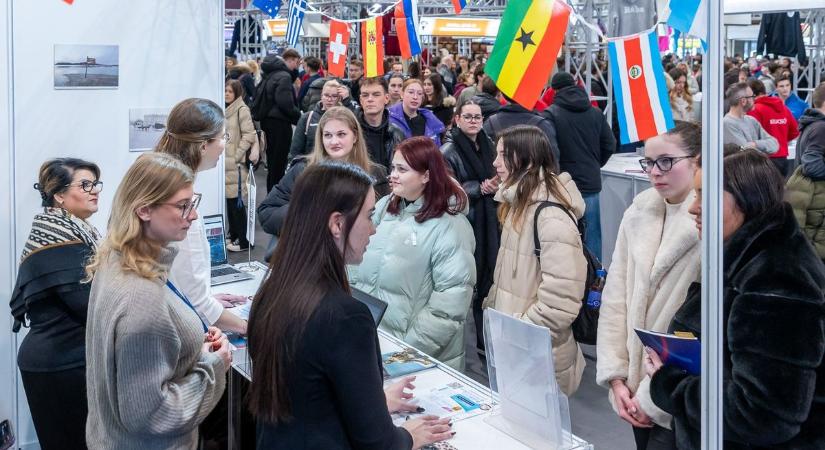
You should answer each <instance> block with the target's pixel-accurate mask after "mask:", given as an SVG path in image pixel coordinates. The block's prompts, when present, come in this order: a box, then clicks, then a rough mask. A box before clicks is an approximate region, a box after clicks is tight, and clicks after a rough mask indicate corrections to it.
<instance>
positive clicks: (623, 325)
mask: <svg viewBox="0 0 825 450" xmlns="http://www.w3.org/2000/svg"><path fill="white" fill-rule="evenodd" d="M632 211H633V206H632V205H631V207H630V209H628V210H627V211H626V212H625V217H626V216H627V215H628V213H629V212H632ZM629 257H630V251H629V249H628V246H627V232H626V231H625V220H624V219H622V223H621V225H619V234H618V236H617V239H616V247H615V249H614V250H613V259H611V260H610V261H611V262H610V269H609V270H608V273H607V282H606V283H605V286H604V290H603V291H602V306H601V309H600V311H599V328H598V334H597V339H596V355H597V357H596V382H597V383H598V384H600V385H601V386H604V387H609V383H610V380H613V379H616V378H621V379H627V376H628V372H629V365H630V356H629V355H628V351H627V284H626V283H627V277H628V276H631V274H629V273H627V272H628V267H627V259H628V258H629Z"/></svg>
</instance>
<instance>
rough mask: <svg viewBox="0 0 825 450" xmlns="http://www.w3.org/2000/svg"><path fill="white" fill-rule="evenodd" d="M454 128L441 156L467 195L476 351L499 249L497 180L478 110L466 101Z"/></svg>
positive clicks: (492, 149)
mask: <svg viewBox="0 0 825 450" xmlns="http://www.w3.org/2000/svg"><path fill="white" fill-rule="evenodd" d="M455 123H456V126H455V127H454V128H453V129H452V130H451V131H450V132H449V133H447V137H446V138H445V140H444V145H443V146H441V153H443V154H444V158H445V159H446V160H447V164H449V165H450V168H451V169H452V171H453V176H455V178H456V180H458V182H459V183H461V187H462V188H463V189H464V192H465V193H466V194H467V199H468V201H469V206H470V210H469V213H468V214H467V218H468V219H469V220H470V225H472V227H473V235H474V236H475V240H476V249H475V262H476V279H477V282H476V290H475V293H474V294H473V319H474V321H475V325H476V348H478V349H479V350H483V349H484V333H483V330H484V328H483V326H482V324H483V323H484V320H483V315H482V310H481V303H482V301H484V299H485V298H486V297H487V293H488V292H489V291H490V286H491V285H492V284H493V269H494V268H495V266H496V255H498V246H499V242H500V241H499V234H500V232H499V224H498V216H497V215H496V201H495V199H494V198H493V196H494V195H495V194H496V191H497V190H498V184H499V178H498V175H497V174H496V170H495V168H494V167H493V160H495V159H496V152H495V145H493V141H491V140H490V138H489V137H487V133H485V132H484V130H483V129H482V128H481V124H482V115H481V106H479V105H478V103H476V102H475V101H474V100H472V99H470V100H467V101H466V102H465V103H463V104H461V105H459V106H458V107H457V108H456V110H455Z"/></svg>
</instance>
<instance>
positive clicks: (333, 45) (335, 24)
mask: <svg viewBox="0 0 825 450" xmlns="http://www.w3.org/2000/svg"><path fill="white" fill-rule="evenodd" d="M347 44H349V25H348V24H346V23H344V22H339V21H337V20H331V21H330V22H329V47H328V49H327V65H328V66H329V67H328V69H329V70H328V71H329V73H330V74H332V75H334V76H336V77H340V78H344V77H345V76H346V69H347Z"/></svg>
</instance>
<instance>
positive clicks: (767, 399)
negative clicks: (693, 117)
mask: <svg viewBox="0 0 825 450" xmlns="http://www.w3.org/2000/svg"><path fill="white" fill-rule="evenodd" d="M723 180H724V181H723V187H722V188H723V189H724V194H723V195H724V198H723V207H722V211H723V217H722V221H723V227H722V239H723V241H724V268H723V278H724V279H723V285H724V287H725V290H724V294H723V298H721V299H719V300H720V301H721V302H722V303H723V305H722V311H723V312H724V314H723V317H722V321H723V323H724V324H726V325H725V328H724V337H723V346H722V348H723V349H724V356H723V381H724V389H723V391H722V398H720V399H719V401H720V402H721V403H722V405H723V414H724V428H725V434H724V438H725V443H724V447H725V449H751V448H776V449H780V448H781V449H814V448H817V449H819V448H825V432H823V430H825V382H823V381H825V364H824V363H823V354H825V340H823V338H822V337H823V334H825V297H823V290H825V269H824V268H823V265H822V262H821V261H820V259H819V257H818V256H817V255H816V252H815V251H814V250H813V248H812V247H811V245H810V243H809V242H808V240H807V238H806V237H805V235H804V233H803V232H802V231H801V230H800V228H799V225H798V224H797V222H796V219H795V218H794V215H793V211H792V209H791V207H790V205H788V204H785V203H784V202H783V201H782V199H783V191H784V181H785V180H784V178H783V177H782V175H781V174H780V173H779V171H778V170H777V169H776V167H775V166H774V165H773V164H772V163H771V161H770V159H769V158H768V157H766V156H765V155H763V154H761V153H759V152H758V151H756V150H743V151H740V152H736V153H733V154H731V155H728V156H726V157H725V159H724V176H723ZM693 184H694V186H695V189H696V199H695V200H694V201H693V204H692V205H691V207H690V213H691V214H693V215H694V216H695V220H696V228H698V229H699V234H701V229H702V206H701V194H702V175H701V170H700V171H698V172H697V173H696V175H695V177H694V182H693ZM701 305H702V302H701V293H700V289H699V285H698V284H694V286H692V287H691V290H690V291H689V293H688V295H687V299H686V300H685V302H684V304H683V305H682V306H681V308H679V310H678V311H677V312H676V314H675V315H674V317H673V321H672V322H671V323H670V326H669V327H668V330H667V331H668V332H671V333H672V332H676V331H685V332H690V333H693V334H694V335H695V336H696V337H698V338H700V339H701V332H702V328H701ZM646 356H647V357H646V360H645V369H646V372H647V374H648V376H650V377H651V382H650V393H651V397H652V398H653V401H654V402H655V403H656V405H658V406H659V407H660V408H662V409H663V410H665V411H667V412H668V413H670V414H672V415H673V422H672V424H671V425H672V427H673V430H674V431H675V434H676V444H677V446H678V448H680V449H698V448H700V445H699V440H700V436H701V433H700V428H701V427H700V418H701V415H702V411H703V408H702V401H701V397H700V385H701V378H700V376H698V375H688V374H687V373H685V372H683V371H682V370H680V369H678V368H676V367H673V366H663V365H662V362H661V358H660V357H659V355H658V354H656V352H654V351H653V350H651V349H646Z"/></svg>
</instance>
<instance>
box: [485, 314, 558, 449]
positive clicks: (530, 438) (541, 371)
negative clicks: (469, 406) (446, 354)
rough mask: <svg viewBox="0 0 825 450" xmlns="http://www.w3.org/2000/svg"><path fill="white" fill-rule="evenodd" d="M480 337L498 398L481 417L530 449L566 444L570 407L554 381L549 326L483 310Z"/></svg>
mask: <svg viewBox="0 0 825 450" xmlns="http://www.w3.org/2000/svg"><path fill="white" fill-rule="evenodd" d="M484 339H485V343H486V348H487V370H488V372H489V376H490V389H491V390H492V391H493V392H495V393H496V394H498V402H499V406H497V407H495V408H494V409H493V411H492V414H490V416H489V417H487V418H485V419H484V421H485V422H487V423H488V424H489V425H490V426H492V427H494V428H497V429H499V430H500V431H502V432H504V433H506V434H508V435H510V436H511V437H513V438H514V439H516V440H518V441H519V442H521V443H523V444H524V445H527V446H528V447H530V448H533V449H547V450H557V449H569V448H571V447H572V446H573V440H572V436H573V434H572V432H571V426H570V409H569V407H568V404H567V396H565V395H564V394H563V393H562V392H561V390H560V389H559V386H558V383H557V382H556V376H555V370H554V369H553V353H552V342H551V337H550V332H549V330H548V329H547V328H544V327H540V326H537V325H533V324H531V323H528V322H525V321H522V320H519V319H517V318H515V317H512V316H510V315H507V314H504V313H501V312H498V311H496V310H494V309H492V308H488V309H486V310H485V311H484Z"/></svg>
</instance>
